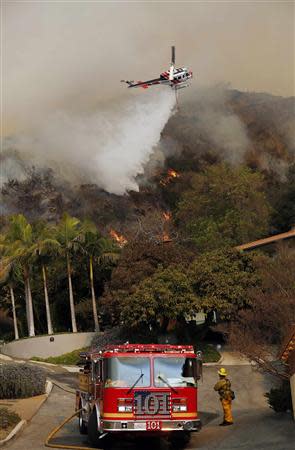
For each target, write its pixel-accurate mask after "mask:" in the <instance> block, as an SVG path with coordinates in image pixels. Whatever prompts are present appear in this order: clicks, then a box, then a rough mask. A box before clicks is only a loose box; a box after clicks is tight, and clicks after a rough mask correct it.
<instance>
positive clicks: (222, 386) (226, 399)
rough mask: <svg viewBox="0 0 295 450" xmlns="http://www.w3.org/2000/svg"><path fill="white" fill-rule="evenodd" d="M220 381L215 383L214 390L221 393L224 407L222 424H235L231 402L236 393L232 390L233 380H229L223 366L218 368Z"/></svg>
mask: <svg viewBox="0 0 295 450" xmlns="http://www.w3.org/2000/svg"><path fill="white" fill-rule="evenodd" d="M218 375H219V381H218V382H217V383H216V384H215V386H214V390H215V391H217V392H218V393H219V396H220V401H221V404H222V408H223V422H222V423H220V424H219V425H220V426H223V427H224V426H228V425H232V424H233V417H232V412H231V403H232V400H233V399H234V393H233V391H232V390H231V382H230V381H229V379H228V378H226V376H227V372H226V370H225V369H224V368H223V367H222V368H221V369H220V370H218Z"/></svg>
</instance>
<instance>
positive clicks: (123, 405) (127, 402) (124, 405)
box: [118, 398, 133, 413]
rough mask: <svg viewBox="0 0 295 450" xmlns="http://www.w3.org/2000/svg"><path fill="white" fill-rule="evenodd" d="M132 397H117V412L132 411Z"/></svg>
mask: <svg viewBox="0 0 295 450" xmlns="http://www.w3.org/2000/svg"><path fill="white" fill-rule="evenodd" d="M132 410H133V409H132V398H119V399H118V412H128V413H132Z"/></svg>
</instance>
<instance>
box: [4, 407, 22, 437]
mask: <svg viewBox="0 0 295 450" xmlns="http://www.w3.org/2000/svg"><path fill="white" fill-rule="evenodd" d="M20 420H21V418H20V417H19V415H18V414H16V413H15V412H13V411H10V410H9V409H8V408H3V407H0V441H1V440H2V439H5V438H6V437H7V436H8V435H9V433H10V432H11V430H12V429H13V428H14V427H15V425H16V424H17V423H18V422H19V421H20Z"/></svg>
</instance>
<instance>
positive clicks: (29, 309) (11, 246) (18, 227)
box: [2, 214, 36, 337]
mask: <svg viewBox="0 0 295 450" xmlns="http://www.w3.org/2000/svg"><path fill="white" fill-rule="evenodd" d="M2 246H4V247H3V248H4V249H5V251H6V253H7V255H9V257H8V258H9V259H8V262H9V264H10V263H12V262H18V263H19V264H20V266H21V268H22V273H23V278H24V284H25V298H26V313H27V323H28V331H29V336H30V337H32V336H35V325H34V313H33V301H32V292H31V284H30V269H31V263H32V260H33V258H34V253H35V249H36V244H35V243H34V241H33V232H32V227H31V225H30V224H29V223H28V222H27V220H26V218H25V217H24V216H23V215H22V214H18V215H15V216H12V217H11V218H10V225H9V228H8V231H7V233H6V235H5V239H4V243H2Z"/></svg>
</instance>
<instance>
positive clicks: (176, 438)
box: [169, 431, 191, 450]
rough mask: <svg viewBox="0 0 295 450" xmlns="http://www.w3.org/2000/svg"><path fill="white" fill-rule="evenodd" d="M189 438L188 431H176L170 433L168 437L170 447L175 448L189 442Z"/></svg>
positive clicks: (180, 447)
mask: <svg viewBox="0 0 295 450" xmlns="http://www.w3.org/2000/svg"><path fill="white" fill-rule="evenodd" d="M190 439H191V434H190V432H188V431H176V432H175V433H172V434H171V435H170V438H169V440H170V442H171V445H172V448H174V449H177V450H178V449H179V450H180V449H182V448H184V447H185V446H186V445H187V444H188V443H189V441H190Z"/></svg>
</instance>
